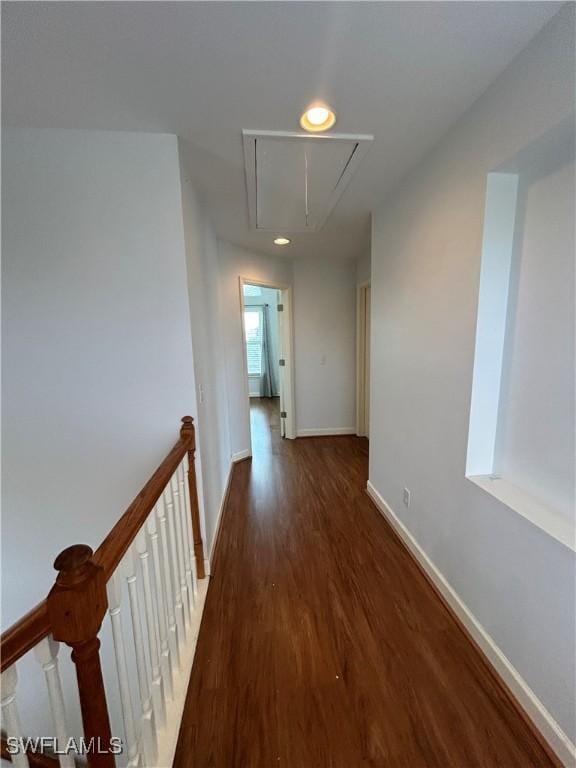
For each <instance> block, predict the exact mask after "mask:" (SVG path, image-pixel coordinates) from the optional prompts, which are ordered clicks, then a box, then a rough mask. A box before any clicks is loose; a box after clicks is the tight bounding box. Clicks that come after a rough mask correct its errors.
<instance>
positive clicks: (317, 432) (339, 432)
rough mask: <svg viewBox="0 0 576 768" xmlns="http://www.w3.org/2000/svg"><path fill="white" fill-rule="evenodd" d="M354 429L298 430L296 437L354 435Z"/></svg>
mask: <svg viewBox="0 0 576 768" xmlns="http://www.w3.org/2000/svg"><path fill="white" fill-rule="evenodd" d="M355 434H356V427H315V428H314V429H298V430H297V431H296V437H327V436H328V435H355Z"/></svg>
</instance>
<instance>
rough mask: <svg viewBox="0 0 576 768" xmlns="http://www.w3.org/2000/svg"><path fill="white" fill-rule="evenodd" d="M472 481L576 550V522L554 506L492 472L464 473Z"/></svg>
mask: <svg viewBox="0 0 576 768" xmlns="http://www.w3.org/2000/svg"><path fill="white" fill-rule="evenodd" d="M466 477H467V479H468V480H470V482H471V483H474V485H477V486H478V487H479V488H482V489H483V490H484V491H486V492H487V493H489V494H490V495H491V496H494V497H495V498H496V499H498V501H501V502H502V504H506V506H507V507H509V508H510V509H512V510H514V512H517V513H518V514H519V515H522V517H524V518H526V520H529V521H530V522H531V523H532V524H533V525H535V526H537V527H538V528H540V530H542V531H544V532H545V533H547V534H548V535H549V536H552V538H554V539H556V541H559V542H560V543H561V544H563V545H564V546H565V547H568V549H571V550H572V551H573V552H576V526H575V523H574V520H569V519H568V518H567V517H565V516H564V515H562V514H560V512H558V511H557V510H555V509H554V508H553V507H550V506H548V505H546V504H543V503H542V502H541V501H539V500H538V499H535V498H534V496H532V495H530V494H529V493H528V492H527V491H525V490H523V489H522V488H519V487H518V486H517V485H513V484H512V483H510V482H509V481H508V480H505V479H504V478H503V477H495V476H494V475H467V476H466Z"/></svg>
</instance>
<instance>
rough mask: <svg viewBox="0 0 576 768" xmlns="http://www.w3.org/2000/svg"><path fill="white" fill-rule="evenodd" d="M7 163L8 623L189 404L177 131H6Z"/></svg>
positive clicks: (112, 510)
mask: <svg viewBox="0 0 576 768" xmlns="http://www.w3.org/2000/svg"><path fill="white" fill-rule="evenodd" d="M3 171H4V173H3V256H4V258H3V281H4V285H3V288H4V305H3V352H4V360H3V363H4V364H3V400H2V405H3V451H2V458H3V475H4V484H3V488H2V491H3V497H2V502H3V515H2V523H3V531H2V543H3V550H2V558H3V579H2V596H3V600H2V623H3V626H6V625H7V624H9V623H11V622H12V621H13V620H15V619H17V618H19V616H20V615H21V614H22V612H23V611H24V610H25V609H28V608H31V607H32V606H33V605H34V604H35V603H36V602H37V601H38V600H40V599H41V598H43V597H45V595H46V592H47V589H48V588H49V586H50V585H51V583H52V582H53V579H54V571H53V569H52V562H53V559H54V557H55V556H56V555H57V554H58V552H59V551H60V550H61V549H63V548H64V547H65V546H67V545H69V544H74V543H80V542H83V543H87V544H90V545H91V546H92V547H96V546H97V545H98V544H99V543H100V541H101V539H103V538H104V536H105V534H106V533H107V532H108V531H109V529H110V528H111V527H112V525H113V524H114V523H115V522H116V520H117V519H118V518H119V517H120V515H121V514H122V513H123V512H124V509H125V508H126V507H127V506H128V504H129V503H130V502H131V501H132V499H133V497H134V496H135V495H136V493H137V492H138V491H139V490H140V488H141V487H142V485H143V484H144V482H145V481H146V480H147V479H148V478H149V476H150V475H151V474H152V472H153V470H154V469H155V468H156V466H157V464H158V463H159V462H160V461H161V460H162V459H163V458H164V456H165V454H166V453H167V452H168V450H169V449H170V447H171V446H172V444H173V443H174V442H175V441H176V439H177V438H178V431H179V426H180V418H181V416H183V415H185V414H187V413H190V414H191V415H193V416H194V415H195V412H196V406H195V397H194V372H193V369H192V346H191V339H190V319H189V309H188V301H187V293H186V265H185V261H184V240H183V231H182V218H181V212H180V211H181V203H180V184H179V172H178V153H177V145H176V140H175V138H174V137H173V136H166V135H145V134H134V133H106V132H89V131H78V132H76V131H18V132H12V131H6V132H5V134H4V168H3ZM23 562H25V563H26V568H22V563H23Z"/></svg>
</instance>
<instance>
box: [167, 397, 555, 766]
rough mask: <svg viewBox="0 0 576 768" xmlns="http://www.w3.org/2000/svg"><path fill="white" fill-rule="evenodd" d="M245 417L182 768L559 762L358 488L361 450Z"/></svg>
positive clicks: (257, 413) (364, 449)
mask: <svg viewBox="0 0 576 768" xmlns="http://www.w3.org/2000/svg"><path fill="white" fill-rule="evenodd" d="M251 416H252V430H253V452H254V456H253V459H252V460H251V461H245V462H242V463H240V464H238V465H236V467H235V471H234V476H233V481H232V488H231V493H230V497H229V503H228V506H227V509H226V512H225V516H224V520H223V525H222V531H221V535H220V539H219V541H218V547H217V553H216V561H215V564H214V567H213V575H212V578H211V583H210V588H209V591H208V597H207V602H206V608H205V612H204V618H203V621H202V627H201V630H200V636H199V640H198V648H197V651H196V658H195V661H194V668H193V671H192V677H191V681H190V687H189V691H188V697H187V701H186V705H185V711H184V718H183V721H182V727H181V731H180V738H179V742H178V747H177V752H176V759H175V762H174V765H175V766H176V768H184V766H187V767H190V768H192V766H193V767H194V768H208V767H209V766H210V768H272V767H273V766H278V765H280V766H289V768H328V767H330V768H356V767H358V768H360V767H361V766H365V767H368V766H373V767H376V766H378V767H380V766H386V767H387V768H450V767H454V768H474V767H475V766H482V768H536V767H538V768H543V767H544V766H550V765H554V764H555V762H553V761H552V760H551V758H550V757H549V756H548V755H547V753H546V751H545V750H544V749H543V747H542V746H541V745H540V743H539V741H538V740H537V739H536V738H535V736H534V734H533V733H532V731H531V729H530V728H529V727H528V726H527V724H526V723H525V721H524V720H523V718H522V717H521V716H520V715H519V713H518V712H517V711H516V709H515V708H514V706H513V705H512V704H511V702H510V700H509V698H508V697H507V695H506V694H505V693H504V692H503V690H502V688H501V687H500V685H499V684H498V683H497V682H496V681H495V680H494V678H493V677H492V676H491V674H490V673H489V672H488V671H487V668H486V666H485V663H484V661H483V660H482V659H481V657H480V655H479V653H478V651H477V650H476V649H475V647H474V646H473V645H472V644H471V642H470V641H469V639H468V638H467V636H466V635H465V634H464V633H463V631H462V630H461V629H460V627H459V626H458V625H457V624H456V622H455V620H454V619H453V617H452V616H451V615H450V613H449V612H448V611H447V609H446V608H445V606H444V605H443V603H442V602H441V601H440V599H439V598H438V596H437V595H436V593H435V592H434V591H433V589H432V588H431V586H430V585H429V583H428V582H427V581H426V579H425V577H424V576H423V574H422V573H421V572H420V570H419V569H418V567H417V566H416V564H415V563H414V562H413V560H412V559H411V557H410V556H409V555H408V553H407V552H406V550H405V549H404V548H403V546H402V545H401V544H400V543H399V541H398V539H397V538H396V537H395V535H394V533H393V532H392V530H391V528H390V527H389V526H388V524H387V523H386V521H385V520H384V519H383V518H382V516H381V515H380V514H379V512H378V511H377V510H376V508H375V507H374V506H373V504H372V503H371V501H370V500H369V498H368V496H367V495H366V493H365V491H364V488H365V486H366V479H367V474H368V443H367V441H366V440H364V439H362V438H356V437H335V438H326V437H324V438H310V439H306V440H296V441H285V440H281V439H280V437H279V417H278V406H277V401H271V402H269V401H266V400H260V401H255V402H254V403H253V406H252V414H251Z"/></svg>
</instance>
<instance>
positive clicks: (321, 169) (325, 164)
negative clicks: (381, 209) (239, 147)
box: [243, 131, 373, 233]
mask: <svg viewBox="0 0 576 768" xmlns="http://www.w3.org/2000/svg"><path fill="white" fill-rule="evenodd" d="M243 137H244V162H245V169H246V186H247V191H248V210H249V215H250V224H251V226H252V227H253V228H255V229H260V230H263V231H267V232H282V233H289V232H317V231H318V230H320V229H321V228H322V226H323V225H324V223H325V221H326V219H327V218H328V216H329V215H330V213H331V212H332V210H333V209H334V207H335V205H336V203H337V202H338V200H339V199H340V196H341V195H342V193H343V192H344V190H345V188H346V186H347V184H348V182H349V181H350V179H351V178H352V176H353V174H354V172H355V171H356V169H357V168H358V166H359V164H360V162H361V160H362V157H363V156H364V155H365V154H366V152H367V151H368V148H369V147H370V144H371V142H372V141H373V137H372V136H367V135H358V136H356V135H353V134H330V135H327V136H311V135H310V134H307V133H306V134H301V133H284V132H276V131H268V132H260V131H243Z"/></svg>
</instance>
